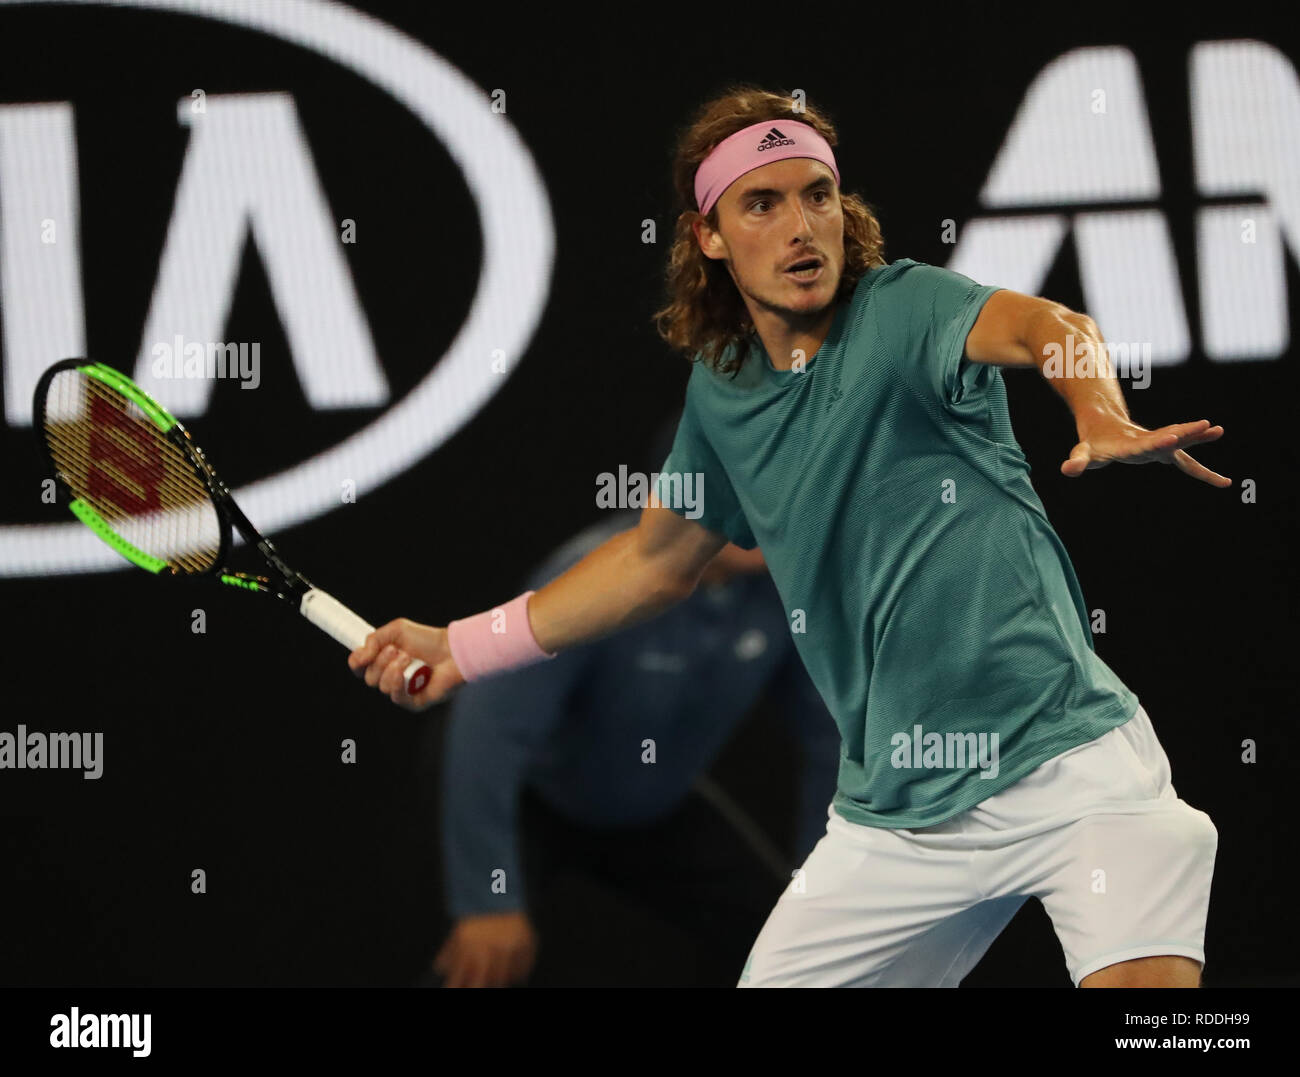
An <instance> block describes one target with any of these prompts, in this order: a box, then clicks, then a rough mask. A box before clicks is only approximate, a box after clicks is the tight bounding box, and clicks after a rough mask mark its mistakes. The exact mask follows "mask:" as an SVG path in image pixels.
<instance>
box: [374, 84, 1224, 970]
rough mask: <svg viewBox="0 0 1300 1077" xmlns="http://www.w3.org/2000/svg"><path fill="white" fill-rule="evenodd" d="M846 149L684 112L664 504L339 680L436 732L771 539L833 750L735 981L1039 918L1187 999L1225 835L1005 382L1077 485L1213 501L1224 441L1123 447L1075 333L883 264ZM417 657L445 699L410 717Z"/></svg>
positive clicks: (1108, 963) (970, 953)
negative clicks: (1018, 425) (1125, 672)
mask: <svg viewBox="0 0 1300 1077" xmlns="http://www.w3.org/2000/svg"><path fill="white" fill-rule="evenodd" d="M837 143H838V138H837V135H836V132H835V130H834V128H833V126H832V125H831V123H830V122H829V120H828V119H827V118H826V117H825V116H823V115H821V114H819V113H818V111H817V110H815V109H813V108H811V107H800V106H795V105H792V104H791V102H790V101H789V100H788V99H785V98H782V97H780V96H778V95H776V94H771V93H767V92H764V91H763V90H761V89H758V88H755V87H749V86H741V87H737V88H735V89H733V90H731V91H729V92H727V93H726V94H725V95H723V96H721V97H720V98H718V99H716V100H714V101H712V102H710V103H708V104H707V105H705V106H704V107H702V108H701V109H700V110H699V112H698V113H697V115H696V116H695V118H694V120H693V122H692V123H691V124H690V125H689V126H688V128H687V129H686V130H685V131H684V133H683V135H682V137H681V139H680V142H679V145H678V149H677V154H676V160H675V164H674V178H675V185H676V188H677V193H678V195H679V197H680V198H681V200H682V203H683V205H684V206H685V207H686V209H685V210H684V212H683V213H682V214H681V215H680V217H679V219H678V221H677V226H676V232H675V236H674V243H673V248H672V252H671V257H670V264H669V269H668V290H669V303H668V305H667V306H666V307H665V308H664V309H663V310H661V311H660V312H658V314H657V315H656V321H657V325H658V327H659V330H660V332H661V334H662V335H663V336H664V338H665V340H666V341H667V342H668V343H669V344H670V345H672V346H673V347H674V348H676V349H680V350H682V351H683V352H684V353H686V354H688V355H690V356H692V358H693V363H694V365H693V369H692V372H691V376H690V380H689V383H688V387H687V393H686V406H685V411H684V412H683V416H682V420H681V423H680V425H679V427H678V431H677V436H676V439H675V441H674V444H673V448H672V452H671V453H670V454H669V458H668V460H667V461H666V462H665V464H664V466H663V474H662V475H661V477H660V479H659V486H658V488H657V490H658V493H659V500H660V502H661V503H660V504H658V505H652V506H650V507H648V508H646V509H645V510H644V511H643V513H642V515H641V518H640V521H639V524H638V526H637V527H636V528H634V529H631V530H629V531H627V532H626V533H624V534H621V535H618V536H615V537H614V538H613V539H611V540H610V541H609V542H607V543H605V544H603V545H602V546H600V547H599V548H597V549H596V550H594V551H592V552H591V553H590V554H589V555H588V556H586V557H585V558H584V559H583V560H582V561H581V562H579V563H578V564H576V565H575V566H573V568H571V569H570V570H568V571H567V572H565V573H564V574H563V575H561V576H559V577H558V578H557V579H555V580H554V581H552V582H551V583H549V584H548V585H547V586H545V587H543V588H541V589H540V590H538V591H536V592H535V593H533V592H529V591H525V592H524V593H523V594H521V595H519V596H517V597H516V598H514V599H512V600H510V601H508V602H506V603H505V604H504V605H502V606H500V607H497V608H495V609H492V610H486V611H484V612H482V613H480V614H477V615H475V616H472V617H468V618H465V619H463V620H456V621H452V622H451V623H450V624H449V625H448V626H447V627H446V628H440V627H434V626H426V625H420V624H416V623H414V622H412V621H408V620H404V619H403V620H397V621H392V622H390V623H389V624H386V625H384V626H383V627H382V628H380V629H378V630H377V631H376V632H375V633H374V634H372V635H371V636H370V637H369V638H368V639H367V641H366V643H365V645H364V646H363V647H361V648H360V649H358V650H357V651H354V652H353V653H352V654H351V655H350V656H349V664H350V666H351V668H352V669H353V670H354V671H356V672H357V673H359V674H363V675H364V677H365V680H366V683H367V684H369V685H372V686H374V687H377V688H379V689H380V690H381V691H383V692H386V693H388V694H389V695H390V697H391V698H392V699H393V701H394V702H397V703H400V704H402V705H405V706H409V707H421V706H425V705H428V704H429V703H432V702H435V701H437V700H439V699H442V698H443V697H444V696H445V695H446V694H447V693H449V692H450V691H452V690H453V689H454V688H455V686H456V685H458V684H460V683H461V682H462V681H467V680H474V679H477V678H480V677H486V676H490V675H492V674H493V673H496V672H498V671H501V670H505V669H510V668H515V667H517V666H520V665H524V664H527V663H530V662H535V661H545V660H546V659H547V658H550V657H554V655H555V654H556V653H558V652H560V651H562V650H564V649H566V648H569V647H572V646H574V645H576V644H578V643H581V642H583V641H586V640H590V639H593V638H596V637H600V636H603V635H605V634H608V633H611V632H615V631H618V630H620V629H622V628H625V627H627V626H628V625H630V624H633V623H636V622H638V621H640V620H643V619H645V618H648V617H651V616H654V615H655V614H657V613H659V612H660V611H662V610H663V609H665V608H666V607H668V606H670V605H672V604H673V603H676V602H679V601H681V600H682V598H683V597H684V596H686V595H688V594H690V593H691V591H692V589H693V587H694V586H695V583H696V581H697V579H698V577H699V575H700V573H701V570H702V569H703V567H704V565H705V564H706V563H707V562H708V561H709V559H710V558H711V557H712V556H713V555H714V554H715V553H716V552H717V551H718V550H719V549H721V548H722V546H723V545H725V544H726V542H727V541H728V540H730V541H732V542H734V543H736V544H737V545H739V546H741V547H743V548H745V549H750V548H753V547H754V546H756V545H758V546H761V548H762V550H763V553H764V556H765V558H766V561H767V564H768V566H769V569H770V572H771V575H772V579H773V580H774V582H775V584H776V587H777V590H778V592H779V594H780V596H781V599H782V602H783V603H784V605H785V608H786V612H787V614H788V616H789V619H790V625H791V633H792V635H793V638H794V640H795V644H796V646H797V648H798V650H799V653H800V656H801V657H802V659H803V661H804V664H805V666H806V667H807V669H808V672H809V674H810V676H811V678H812V680H813V682H814V684H815V685H816V686H817V688H818V690H819V692H820V693H821V695H822V697H823V698H824V699H825V700H826V703H827V705H828V707H829V709H830V711H831V713H832V715H833V716H834V718H835V721H836V725H837V726H838V728H839V732H840V735H841V738H842V742H843V744H842V748H841V764H840V771H839V779H838V790H837V792H836V795H835V798H834V800H833V801H832V803H831V805H830V808H829V812H828V816H829V818H828V823H827V828H826V833H825V835H824V836H823V837H822V839H821V840H820V841H819V842H818V844H817V845H816V847H815V848H814V849H813V851H812V853H811V854H810V855H809V857H808V859H807V860H806V862H805V863H804V865H803V868H802V869H801V871H800V872H799V873H797V874H796V877H795V878H794V879H793V880H792V882H791V883H790V885H789V886H788V887H787V888H786V890H785V892H784V893H783V894H782V896H781V898H780V900H779V901H778V902H777V904H776V906H775V908H774V909H773V911H772V913H771V915H770V916H769V918H768V920H767V922H766V924H765V925H764V927H763V929H762V931H761V932H760V933H759V935H758V938H757V939H756V941H755V944H754V946H753V949H752V951H751V953H750V955H749V960H748V961H747V963H746V964H745V966H744V968H743V969H742V970H739V972H740V975H739V982H740V984H741V985H743V986H758V985H818V986H829V985H860V986H904V985H909V986H956V985H957V984H959V983H960V982H961V980H962V978H963V977H964V976H965V975H966V974H967V972H969V970H970V969H971V968H972V967H973V966H974V965H975V964H976V962H977V961H978V960H979V959H980V957H981V956H982V955H983V954H984V952H985V951H986V950H987V948H988V947H989V945H990V944H991V942H992V940H993V939H994V938H996V937H997V935H998V934H999V933H1000V932H1001V931H1002V929H1003V928H1004V927H1005V925H1006V924H1007V922H1008V921H1009V920H1010V919H1011V917H1012V916H1013V915H1014V914H1015V912H1016V910H1017V909H1018V908H1019V907H1020V906H1021V905H1022V904H1023V903H1024V902H1025V901H1026V900H1027V899H1028V898H1029V897H1036V898H1038V899H1039V900H1040V901H1041V902H1042V903H1043V906H1044V907H1045V909H1046V911H1047V913H1048V915H1049V916H1050V918H1051V920H1052V923H1053V926H1054V928H1055V931H1056V934H1057V937H1058V939H1059V940H1060V942H1061V946H1062V948H1063V950H1064V956H1065V962H1066V967H1067V970H1068V972H1069V974H1070V977H1071V979H1072V980H1073V982H1074V983H1075V984H1076V985H1077V986H1085V987H1093V986H1096V987H1101V986H1146V987H1155V986H1170V987H1173V986H1181V987H1194V986H1199V983H1200V976H1201V970H1202V968H1203V965H1204V962H1205V953H1204V936H1205V923H1206V915H1207V912H1208V907H1209V896H1210V882H1211V877H1212V874H1213V867H1214V858H1215V852H1216V849H1217V845H1218V834H1217V831H1216V829H1215V827H1214V825H1213V823H1212V822H1211V820H1210V818H1209V817H1208V816H1207V815H1206V814H1205V813H1204V812H1201V811H1198V810H1197V809H1195V808H1193V807H1191V806H1189V805H1188V804H1186V803H1185V802H1184V801H1183V800H1181V799H1180V798H1179V797H1178V796H1177V794H1176V792H1175V790H1174V787H1173V785H1172V784H1171V776H1170V769H1169V761H1168V759H1167V757H1166V755H1165V753H1164V751H1163V749H1162V748H1161V746H1160V743H1159V741H1158V739H1157V738H1156V735H1155V731H1154V729H1153V728H1152V724H1151V721H1150V718H1149V716H1148V715H1147V713H1146V711H1145V709H1144V708H1143V707H1142V706H1141V705H1140V703H1139V700H1138V697H1137V696H1136V694H1135V693H1134V692H1133V691H1132V690H1131V689H1130V688H1129V687H1127V686H1126V685H1125V684H1124V683H1123V682H1121V681H1120V679H1119V678H1118V677H1117V676H1116V675H1115V673H1114V672H1113V671H1112V670H1111V669H1110V668H1109V667H1108V666H1107V665H1106V664H1105V663H1104V662H1103V661H1102V660H1101V658H1100V657H1099V656H1098V655H1097V654H1096V652H1095V650H1094V646H1093V640H1092V634H1091V632H1090V630H1089V621H1088V616H1087V606H1086V604H1085V602H1084V599H1083V595H1082V593H1081V591H1080V587H1079V583H1078V580H1077V578H1076V575H1075V572H1074V568H1073V566H1072V564H1071V562H1070V559H1069V557H1068V555H1067V554H1066V551H1065V548H1064V546H1063V545H1062V543H1061V541H1060V539H1059V538H1058V537H1057V535H1056V533H1055V531H1054V530H1053V528H1052V526H1051V524H1050V523H1049V522H1048V520H1047V516H1046V513H1045V511H1044V509H1043V506H1042V503H1041V501H1040V500H1039V498H1038V496H1037V494H1036V493H1035V491H1034V488H1033V486H1032V485H1031V483H1030V481H1029V465H1028V463H1027V461H1026V459H1025V456H1024V453H1023V451H1022V450H1021V447H1020V445H1019V444H1018V443H1017V441H1016V439H1015V436H1014V435H1013V433H1012V428H1011V422H1010V418H1009V415H1008V408H1007V397H1006V388H1005V385H1004V384H1003V378H1002V373H1001V368H1002V367H1016V366H1020V367H1036V368H1038V370H1039V371H1040V373H1041V374H1042V375H1043V376H1044V377H1045V378H1047V379H1048V381H1049V383H1050V384H1051V386H1052V388H1053V389H1054V390H1055V391H1056V392H1057V393H1058V394H1059V395H1060V396H1061V397H1062V398H1063V399H1064V401H1065V402H1066V404H1067V405H1068V407H1069V409H1070V411H1071V413H1072V417H1073V420H1074V427H1075V430H1076V432H1077V438H1078V440H1077V443H1076V444H1075V445H1074V447H1073V449H1072V450H1071V451H1070V454H1069V458H1068V459H1067V460H1065V461H1064V462H1063V463H1062V464H1061V472H1062V474H1064V475H1066V476H1067V477H1072V478H1073V477H1078V476H1080V475H1082V474H1083V473H1084V472H1085V471H1086V470H1090V469H1095V468H1100V467H1104V466H1106V465H1107V464H1110V463H1113V462H1116V461H1118V462H1121V463H1126V464H1142V463H1148V462H1160V463H1164V464H1171V465H1173V466H1174V467H1176V468H1177V469H1178V470H1180V471H1181V472H1183V473H1184V474H1186V475H1188V476H1190V477H1191V478H1193V479H1196V480H1199V481H1201V482H1205V483H1208V484H1210V485H1212V486H1217V487H1220V488H1225V487H1228V486H1230V485H1231V480H1230V479H1228V478H1226V477H1224V476H1223V475H1219V474H1216V473H1215V472H1212V471H1210V470H1208V469H1206V468H1205V467H1203V466H1201V465H1200V464H1199V463H1197V462H1196V461H1195V460H1193V459H1192V457H1191V456H1189V455H1188V453H1187V452H1186V450H1187V448H1188V447H1190V446H1194V445H1198V444H1202V443H1206V442H1211V441H1214V440H1216V439H1218V438H1219V437H1221V436H1222V434H1223V429H1222V427H1219V426H1211V425H1210V423H1209V421H1208V420H1200V421H1198V422H1186V423H1177V424H1174V425H1170V426H1162V427H1159V428H1158V429H1155V430H1150V429H1147V428H1145V427H1143V426H1141V425H1139V424H1138V423H1136V422H1134V421H1133V420H1132V419H1131V418H1130V416H1129V414H1128V410H1127V408H1126V406H1125V402H1124V398H1123V394H1122V393H1121V391H1120V389H1119V387H1118V385H1117V383H1116V381H1115V378H1114V375H1113V372H1112V370H1111V367H1110V364H1109V362H1108V360H1107V358H1106V354H1105V350H1104V344H1103V338H1102V336H1101V334H1100V331H1099V329H1098V327H1097V325H1096V324H1095V323H1094V322H1093V321H1092V319H1091V318H1089V317H1088V316H1086V315H1084V314H1080V313H1076V312H1074V311H1071V310H1070V309H1068V308H1066V307H1064V306H1062V305H1061V304H1059V303H1055V302H1052V301H1050V300H1047V299H1043V298H1038V297H1035V296H1031V295H1023V294H1020V293H1016V292H1013V291H1010V290H1008V289H1000V288H997V287H993V286H982V285H979V284H977V283H975V282H974V281H972V280H970V279H968V278H966V277H964V276H961V275H959V274H956V273H953V272H950V271H948V270H945V269H942V268H939V267H936V266H931V265H926V264H923V263H919V262H915V261H913V260H911V259H906V258H904V259H900V260H898V261H895V262H893V263H892V264H887V263H886V262H885V260H884V257H883V240H882V237H881V232H880V227H879V224H878V223H877V221H876V219H875V217H874V216H873V215H872V213H871V210H870V207H869V206H868V205H867V204H866V203H865V202H863V201H862V200H861V199H860V198H859V197H858V196H856V195H853V194H846V193H844V192H843V191H842V190H841V188H840V173H839V168H838V166H837V164H836V160H835V155H834V152H833V147H834V146H835V145H836V144H837ZM521 448H522V447H521ZM700 481H702V483H703V490H702V494H703V496H702V497H694V496H692V495H693V494H698V493H700V491H699V489H698V488H697V486H696V485H693V484H698V482H700ZM410 656H418V657H420V658H422V659H424V660H425V661H427V662H429V663H430V664H431V665H432V666H433V667H434V676H433V679H432V681H431V683H430V685H429V686H428V687H427V688H426V689H425V690H424V691H423V692H421V693H420V694H419V695H418V696H416V697H415V699H414V700H409V701H407V700H406V699H405V697H404V693H403V689H402V671H403V669H404V667H405V666H406V664H407V662H408V661H409V659H410Z"/></svg>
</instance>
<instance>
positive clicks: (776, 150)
mask: <svg viewBox="0 0 1300 1077" xmlns="http://www.w3.org/2000/svg"><path fill="white" fill-rule="evenodd" d="M789 157H811V158H812V159H813V160H815V161H821V162H822V164H824V165H826V166H827V167H828V168H829V169H830V170H831V171H832V172H834V173H835V182H836V183H839V182H840V170H839V169H838V168H836V167H835V154H833V153H832V152H831V147H830V144H829V143H828V142H827V141H826V140H825V139H824V138H822V136H821V135H819V134H818V133H817V131H816V129H815V128H812V127H809V126H808V125H807V124H806V123H800V122H799V121H798V120H776V121H775V122H774V121H772V120H763V121H762V122H761V123H755V124H751V125H750V126H748V127H745V128H742V129H741V130H739V131H737V132H736V133H735V134H734V135H730V136H728V137H727V138H724V139H723V140H722V141H721V142H719V143H718V144H717V145H716V146H714V147H713V151H712V152H711V153H710V154H709V155H708V156H707V157H706V158H704V160H703V161H702V162H701V163H700V167H699V168H697V169H696V170H695V204H696V205H697V206H698V207H699V210H700V212H701V213H708V212H709V210H711V209H712V208H713V204H714V203H715V202H717V200H718V199H719V198H721V197H722V192H723V191H725V190H726V189H727V188H728V187H730V186H731V185H732V184H733V183H735V182H736V180H738V179H739V178H740V177H741V176H743V175H744V174H745V173H746V172H752V171H754V169H756V168H762V167H763V166H764V165H769V164H771V163H772V162H773V161H784V160H786V159H787V158H789Z"/></svg>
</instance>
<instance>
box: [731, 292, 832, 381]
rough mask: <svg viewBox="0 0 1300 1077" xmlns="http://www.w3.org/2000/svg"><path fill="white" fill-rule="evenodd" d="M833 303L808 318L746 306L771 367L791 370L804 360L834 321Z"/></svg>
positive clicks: (806, 360)
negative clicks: (793, 316) (792, 316)
mask: <svg viewBox="0 0 1300 1077" xmlns="http://www.w3.org/2000/svg"><path fill="white" fill-rule="evenodd" d="M835 311H836V304H835V302H834V301H832V302H830V303H828V304H827V305H826V309H825V310H823V311H820V312H818V313H817V314H816V315H814V316H812V317H810V318H808V319H797V320H792V319H791V318H790V316H789V315H787V314H781V313H778V312H776V311H770V310H758V311H755V310H753V308H751V309H750V317H751V318H752V319H753V322H754V328H755V330H756V332H757V333H758V339H759V340H761V341H762V342H763V348H764V349H765V350H766V351H767V355H768V358H769V359H770V360H771V362H772V366H773V367H775V368H776V369H777V370H791V369H793V367H794V365H795V363H796V362H798V361H799V360H800V359H802V360H803V362H804V363H807V362H808V360H809V359H811V358H812V357H813V356H814V355H816V354H817V351H818V349H819V348H820V347H821V346H822V342H823V341H825V339H826V337H827V335H828V334H829V333H830V331H831V325H832V323H833V322H834V321H835Z"/></svg>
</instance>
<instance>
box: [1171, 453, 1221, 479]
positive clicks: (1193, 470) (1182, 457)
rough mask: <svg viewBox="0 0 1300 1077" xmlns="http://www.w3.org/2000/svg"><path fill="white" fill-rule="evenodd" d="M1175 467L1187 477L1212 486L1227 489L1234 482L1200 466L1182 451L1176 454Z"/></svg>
mask: <svg viewBox="0 0 1300 1077" xmlns="http://www.w3.org/2000/svg"><path fill="white" fill-rule="evenodd" d="M1174 466H1175V467H1177V468H1178V470H1179V471H1181V472H1183V474H1185V475H1190V476H1191V477H1192V478H1194V479H1200V480H1201V482H1208V483H1209V484H1210V485H1211V486H1218V487H1225V486H1231V485H1232V480H1231V479H1230V478H1228V477H1227V476H1226V475H1220V474H1219V473H1218V472H1217V471H1211V470H1210V469H1209V468H1208V467H1203V466H1202V465H1201V464H1198V463H1197V462H1196V461H1195V460H1193V459H1192V458H1191V457H1190V456H1188V455H1187V454H1186V453H1185V452H1183V450H1182V449H1179V450H1178V451H1177V452H1176V453H1174Z"/></svg>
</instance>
